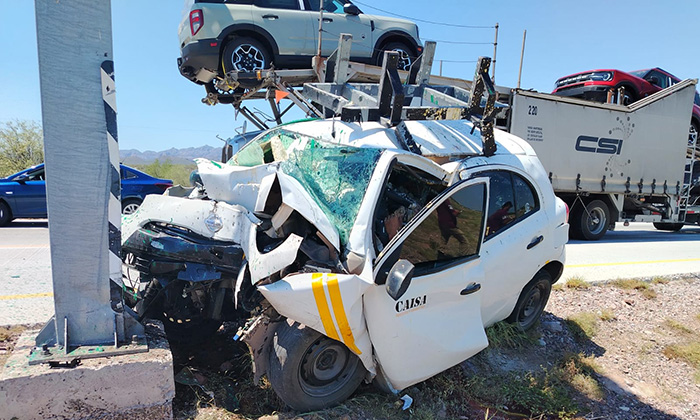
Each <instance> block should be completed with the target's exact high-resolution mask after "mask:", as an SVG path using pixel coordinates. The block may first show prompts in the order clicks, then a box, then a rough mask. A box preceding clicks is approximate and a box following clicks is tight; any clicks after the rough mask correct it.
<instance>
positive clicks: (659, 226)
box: [654, 222, 683, 232]
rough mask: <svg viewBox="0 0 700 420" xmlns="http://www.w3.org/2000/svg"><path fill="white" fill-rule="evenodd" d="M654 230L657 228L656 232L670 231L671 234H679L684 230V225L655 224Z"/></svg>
mask: <svg viewBox="0 0 700 420" xmlns="http://www.w3.org/2000/svg"><path fill="white" fill-rule="evenodd" d="M654 228H656V230H668V231H671V232H678V231H679V230H681V229H682V228H683V223H665V222H654Z"/></svg>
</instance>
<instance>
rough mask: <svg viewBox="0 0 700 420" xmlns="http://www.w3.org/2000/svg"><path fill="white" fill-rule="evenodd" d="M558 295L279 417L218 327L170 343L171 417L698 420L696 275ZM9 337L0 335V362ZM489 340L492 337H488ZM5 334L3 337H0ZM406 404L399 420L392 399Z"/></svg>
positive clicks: (231, 329)
mask: <svg viewBox="0 0 700 420" xmlns="http://www.w3.org/2000/svg"><path fill="white" fill-rule="evenodd" d="M643 280H645V281H644V282H643V283H640V282H639V281H636V282H618V283H616V284H599V285H593V286H586V284H578V283H576V282H571V283H570V284H569V286H566V283H565V282H562V283H564V284H562V285H559V286H558V287H557V288H556V289H555V290H554V291H553V292H552V295H551V297H550V301H549V304H548V306H547V310H546V312H545V313H544V315H543V317H542V321H541V322H540V324H539V325H538V326H537V327H536V328H535V330H534V331H532V332H531V333H529V334H528V335H527V336H525V337H523V336H512V331H511V332H509V330H508V329H507V328H506V329H505V330H502V331H500V332H499V331H497V330H498V328H495V329H491V331H490V332H489V334H490V335H489V339H490V341H491V346H490V347H489V348H488V349H487V350H484V351H483V352H481V353H480V354H479V355H477V356H475V357H473V358H471V359H469V360H467V361H465V362H463V363H461V364H460V365H458V366H455V367H454V368H452V369H449V370H448V371H446V372H443V373H442V374H439V375H437V376H435V377H433V378H431V379H429V380H427V381H425V382H423V383H421V384H417V385H415V386H413V387H410V388H409V389H407V390H405V391H404V392H403V393H402V394H401V395H399V396H393V395H386V394H382V393H380V392H379V391H377V390H376V389H375V388H374V387H373V386H372V385H371V384H363V385H361V386H360V388H359V389H358V391H357V392H356V393H355V394H354V395H353V397H352V398H350V399H349V400H348V401H346V402H345V403H343V404H341V405H340V406H338V407H334V408H331V409H328V410H323V411H319V412H314V413H294V412H291V411H289V410H288V409H287V408H286V407H285V405H284V404H283V403H282V402H281V401H280V400H279V398H277V396H276V395H275V394H274V392H273V391H272V390H271V388H270V386H269V385H268V384H267V383H266V382H263V384H262V385H261V386H255V385H253V384H252V381H251V379H252V373H251V367H250V359H249V356H248V354H247V351H246V348H245V347H244V346H243V345H241V344H240V343H238V342H235V341H234V340H233V339H232V337H233V335H234V334H235V332H236V329H237V326H236V325H234V324H230V325H229V324H226V325H225V326H224V327H223V328H222V329H220V330H219V331H218V332H217V334H216V335H215V336H214V337H213V338H212V339H211V340H209V341H208V342H207V343H205V344H198V345H173V348H172V349H173V357H174V361H175V372H174V373H175V378H176V397H175V400H174V403H173V404H174V413H175V416H176V418H177V419H189V418H196V419H200V420H201V419H250V418H264V419H268V420H271V419H292V418H299V419H335V418H340V419H344V420H345V419H385V418H392V419H402V420H403V419H434V418H438V419H493V420H498V419H521V418H533V419H556V418H564V419H586V420H594V419H616V420H617V419H619V420H626V419H654V420H656V419H684V420H691V419H700V304H698V302H700V275H695V276H680V277H677V278H655V279H643ZM18 330H19V329H17V328H14V329H12V330H11V331H10V330H9V329H8V330H7V331H5V332H4V333H3V334H0V338H1V339H2V340H0V357H1V356H3V354H2V353H7V351H8V350H9V349H11V348H12V337H13V336H16V334H17V331H18ZM494 331H495V332H494ZM0 332H3V331H0ZM403 395H408V396H410V397H411V398H412V400H413V403H412V405H411V407H410V408H408V409H407V410H405V411H404V410H402V405H403V401H402V400H400V399H399V397H400V396H403Z"/></svg>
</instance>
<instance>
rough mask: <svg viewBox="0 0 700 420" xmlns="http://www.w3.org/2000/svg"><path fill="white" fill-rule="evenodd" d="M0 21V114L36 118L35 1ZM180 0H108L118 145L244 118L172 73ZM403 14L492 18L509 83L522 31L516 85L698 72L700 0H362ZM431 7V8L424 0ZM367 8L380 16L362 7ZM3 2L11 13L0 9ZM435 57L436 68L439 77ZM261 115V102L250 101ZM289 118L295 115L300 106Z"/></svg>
mask: <svg viewBox="0 0 700 420" xmlns="http://www.w3.org/2000/svg"><path fill="white" fill-rule="evenodd" d="M5 3H6V4H5V15H4V16H5V17H4V19H3V23H2V25H0V52H2V64H0V122H4V121H8V120H11V119H29V120H36V121H38V122H41V102H40V92H39V71H38V59H37V52H36V51H37V49H36V32H35V31H36V28H35V17H34V2H33V1H32V0H21V1H14V2H5ZM183 3H184V0H183V1H178V0H168V1H152V0H149V1H137V0H112V21H113V38H114V59H115V67H116V81H117V104H118V111H119V114H118V124H119V141H120V147H121V148H122V149H131V148H134V149H139V150H142V151H143V150H164V149H168V148H170V147H177V148H184V147H191V146H194V147H196V146H201V145H205V144H208V145H212V146H218V145H220V144H221V142H219V141H218V140H217V139H216V135H217V134H218V135H220V136H221V137H224V138H226V137H230V136H232V135H234V134H235V131H234V129H235V128H237V127H239V126H240V125H241V124H242V122H243V117H239V118H238V120H236V119H235V117H234V112H233V108H232V107H231V106H230V105H228V106H225V105H217V106H215V107H209V106H206V105H204V104H202V103H201V101H200V99H201V98H202V97H203V96H204V88H202V87H201V86H198V85H195V84H193V83H191V82H190V81H188V80H187V79H185V78H183V77H182V76H180V74H179V72H178V70H177V65H176V59H177V57H178V56H179V49H178V39H177V27H178V24H179V22H180V19H181V16H182V5H183ZM362 3H365V4H372V5H377V7H380V8H382V9H384V10H389V11H392V12H394V13H398V14H401V15H405V16H411V17H418V18H420V19H425V20H431V21H438V22H444V23H455V24H462V25H486V26H492V25H495V23H496V22H498V23H499V25H500V28H499V35H498V54H497V57H496V58H497V64H496V82H497V84H499V85H503V86H515V84H516V83H517V79H518V65H519V60H520V47H521V42H522V35H523V30H525V29H527V44H526V48H525V62H524V68H523V76H522V87H524V88H533V89H535V90H538V91H543V92H549V91H551V90H552V88H553V84H554V81H555V80H556V79H557V78H559V77H561V76H564V75H567V74H570V73H574V72H578V71H583V70H589V69H594V68H619V69H624V70H636V69H641V68H647V67H655V66H658V67H662V68H664V69H666V70H668V71H670V72H671V73H674V74H675V75H676V76H678V77H680V78H698V77H700V58H699V56H698V46H697V42H698V41H697V39H696V26H697V19H698V16H700V13H699V12H700V1H697V0H682V1H676V2H672V3H660V2H658V1H648V0H644V1H633V0H614V1H604V2H592V3H590V2H589V3H586V2H583V3H582V2H580V1H568V0H543V1H538V0H531V1H522V0H501V1H499V2H494V1H473V0H442V1H433V2H425V1H417V0H408V1H407V0H383V1H381V2H376V1H372V0H363V1H362ZM427 5H429V7H427ZM358 6H359V7H360V8H361V9H362V10H363V11H364V12H366V13H372V14H382V13H381V12H378V11H376V10H372V9H371V8H370V7H367V6H365V5H363V4H359V3H358ZM8 9H9V10H8ZM419 26H420V33H421V38H422V40H423V41H425V40H453V41H463V42H487V43H492V42H493V39H494V32H493V29H461V28H451V27H447V26H440V25H433V24H427V23H419ZM480 55H487V56H491V55H493V45H455V44H445V43H442V44H441V43H438V47H437V53H436V59H438V60H439V59H443V60H452V61H471V60H476V58H477V57H478V56H480ZM437 72H438V65H437V64H436V65H435V67H434V68H433V73H435V74H437ZM443 74H444V75H446V76H452V77H462V78H468V79H469V78H471V77H472V75H473V74H474V64H473V63H444V65H443ZM257 106H258V107H259V108H260V109H261V110H263V111H265V112H269V111H268V110H269V108H268V106H267V104H266V103H259V104H258V105H257ZM297 115H298V114H297Z"/></svg>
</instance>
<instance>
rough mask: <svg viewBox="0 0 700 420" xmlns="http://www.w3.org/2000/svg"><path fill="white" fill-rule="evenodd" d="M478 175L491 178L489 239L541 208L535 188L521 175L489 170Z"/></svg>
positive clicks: (487, 236) (488, 219)
mask: <svg viewBox="0 0 700 420" xmlns="http://www.w3.org/2000/svg"><path fill="white" fill-rule="evenodd" d="M477 176H487V177H489V179H490V197H489V208H488V218H487V219H486V238H487V239H488V238H490V237H492V236H494V235H496V234H498V233H500V232H502V231H504V230H506V229H507V228H508V227H509V226H510V225H511V224H513V223H514V222H517V221H519V220H522V219H524V218H525V217H527V216H529V215H530V214H532V213H534V212H535V211H537V210H538V209H539V207H540V206H539V201H538V200H537V194H536V192H535V190H534V189H533V187H532V186H531V185H530V184H529V183H528V182H527V181H525V180H524V179H523V178H522V177H521V176H520V175H518V174H515V173H512V172H509V171H487V172H481V173H479V174H478V175H477Z"/></svg>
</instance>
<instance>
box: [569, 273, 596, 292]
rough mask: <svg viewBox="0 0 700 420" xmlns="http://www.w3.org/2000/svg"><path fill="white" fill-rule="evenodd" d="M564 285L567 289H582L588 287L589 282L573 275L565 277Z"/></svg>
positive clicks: (589, 285)
mask: <svg viewBox="0 0 700 420" xmlns="http://www.w3.org/2000/svg"><path fill="white" fill-rule="evenodd" d="M566 287H567V288H568V289H577V290H584V289H588V288H590V287H591V284H590V283H588V282H587V281H586V280H584V279H583V277H578V276H574V277H569V278H568V279H566Z"/></svg>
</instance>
